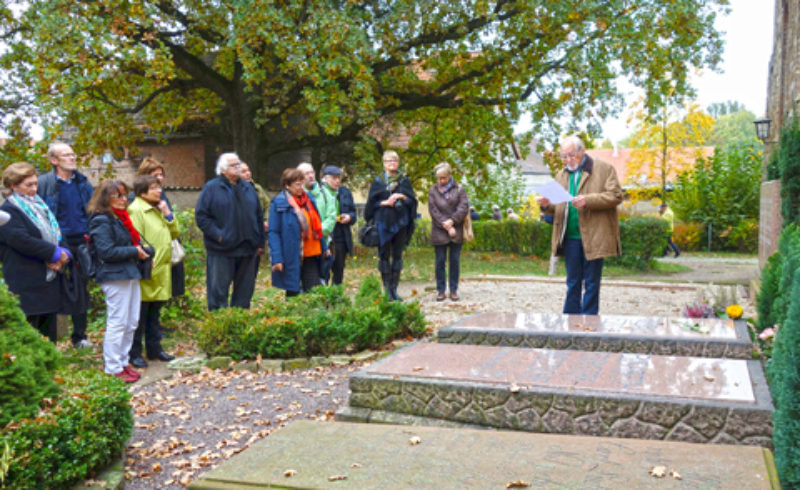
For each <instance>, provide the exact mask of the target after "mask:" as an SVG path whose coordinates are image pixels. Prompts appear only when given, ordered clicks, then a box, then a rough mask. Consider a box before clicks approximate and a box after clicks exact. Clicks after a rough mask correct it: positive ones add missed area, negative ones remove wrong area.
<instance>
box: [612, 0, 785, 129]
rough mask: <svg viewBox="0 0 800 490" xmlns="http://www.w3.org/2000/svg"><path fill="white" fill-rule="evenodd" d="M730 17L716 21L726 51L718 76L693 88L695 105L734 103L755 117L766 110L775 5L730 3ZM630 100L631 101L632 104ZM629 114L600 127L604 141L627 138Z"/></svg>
mask: <svg viewBox="0 0 800 490" xmlns="http://www.w3.org/2000/svg"><path fill="white" fill-rule="evenodd" d="M729 7H730V13H729V14H728V15H727V16H724V17H721V18H718V19H717V29H718V30H720V31H722V32H724V34H723V38H724V40H725V48H724V49H725V51H724V53H723V55H722V63H721V64H720V68H721V69H722V72H721V73H716V72H713V71H710V70H707V71H705V72H704V73H701V76H700V77H698V78H696V79H695V80H694V81H693V83H692V85H693V86H694V87H695V89H697V97H696V101H697V102H698V103H699V104H700V107H702V108H707V107H708V106H709V105H710V104H712V103H714V102H725V101H728V100H733V101H737V102H740V103H742V104H744V106H745V107H746V108H747V109H748V110H749V111H750V112H752V113H753V114H755V115H756V117H761V116H763V115H764V114H765V113H766V109H767V79H768V76H769V59H770V57H771V56H772V40H773V28H774V26H773V19H774V17H775V4H774V2H772V1H767V0H730V6H729ZM634 99H635V96H633V95H632V96H631V97H630V100H634ZM627 116H628V114H627V113H626V112H623V113H622V114H620V115H619V117H617V118H616V119H614V120H607V121H605V123H604V124H603V138H608V139H610V140H611V141H613V142H616V141H619V140H620V139H622V138H624V137H625V136H627V135H628V134H629V133H630V132H631V130H630V129H629V128H627V127H626V124H625V120H626V119H627Z"/></svg>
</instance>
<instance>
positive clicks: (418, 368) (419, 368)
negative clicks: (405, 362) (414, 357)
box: [412, 366, 425, 371]
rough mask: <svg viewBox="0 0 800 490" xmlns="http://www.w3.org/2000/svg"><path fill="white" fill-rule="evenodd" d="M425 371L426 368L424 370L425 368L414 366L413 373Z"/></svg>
mask: <svg viewBox="0 0 800 490" xmlns="http://www.w3.org/2000/svg"><path fill="white" fill-rule="evenodd" d="M423 369H425V368H424V367H422V366H414V367H413V368H412V370H413V371H422V370H423Z"/></svg>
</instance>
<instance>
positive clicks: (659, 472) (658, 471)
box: [648, 466, 667, 478]
mask: <svg viewBox="0 0 800 490" xmlns="http://www.w3.org/2000/svg"><path fill="white" fill-rule="evenodd" d="M648 473H649V474H650V475H652V476H654V477H655V478H664V477H665V476H666V475H667V467H666V466H653V467H652V468H650V471H648Z"/></svg>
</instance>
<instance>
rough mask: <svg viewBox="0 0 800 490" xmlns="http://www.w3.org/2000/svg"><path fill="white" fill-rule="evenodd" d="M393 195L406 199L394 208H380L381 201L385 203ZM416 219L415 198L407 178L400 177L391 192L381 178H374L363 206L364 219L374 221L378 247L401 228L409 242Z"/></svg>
mask: <svg viewBox="0 0 800 490" xmlns="http://www.w3.org/2000/svg"><path fill="white" fill-rule="evenodd" d="M393 193H400V194H403V195H404V196H406V197H407V198H408V199H406V200H405V201H402V203H400V201H398V205H397V206H394V207H388V206H381V201H385V200H386V199H388V198H389V196H390V195H392V194H393ZM416 218H417V197H416V195H415V194H414V188H413V187H411V181H410V180H408V177H405V176H403V177H401V178H400V179H399V180H398V181H397V186H396V187H395V188H394V189H392V190H391V191H390V190H389V188H388V187H387V185H386V183H385V182H384V181H383V177H375V180H373V181H372V184H371V185H370V186H369V194H368V195H367V204H366V205H365V206H364V219H366V220H367V221H369V220H372V219H374V220H375V225H376V226H377V227H378V236H379V237H380V245H381V246H383V244H384V243H386V242H388V241H389V240H391V239H392V237H393V236H394V235H396V234H397V232H398V231H400V229H401V228H406V239H407V242H406V243H408V242H410V241H411V236H412V235H413V234H414V227H415V226H416Z"/></svg>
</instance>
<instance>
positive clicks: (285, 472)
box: [283, 470, 297, 478]
mask: <svg viewBox="0 0 800 490" xmlns="http://www.w3.org/2000/svg"><path fill="white" fill-rule="evenodd" d="M296 474H297V470H286V471H284V472H283V476H285V477H286V478H289V477H290V476H294V475H296Z"/></svg>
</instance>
